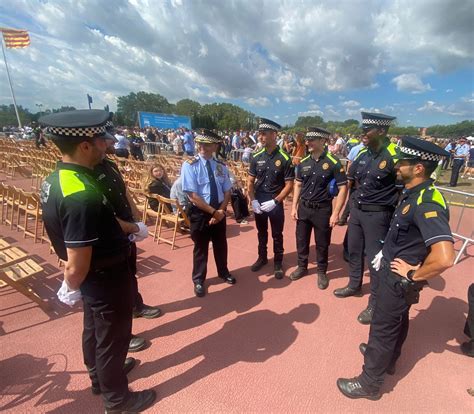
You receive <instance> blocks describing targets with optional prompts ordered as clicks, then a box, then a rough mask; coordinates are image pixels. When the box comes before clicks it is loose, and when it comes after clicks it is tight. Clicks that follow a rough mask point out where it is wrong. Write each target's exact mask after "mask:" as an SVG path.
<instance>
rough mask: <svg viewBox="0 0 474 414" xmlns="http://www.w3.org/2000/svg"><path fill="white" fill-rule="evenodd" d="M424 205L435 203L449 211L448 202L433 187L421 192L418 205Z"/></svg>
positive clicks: (417, 201)
mask: <svg viewBox="0 0 474 414" xmlns="http://www.w3.org/2000/svg"><path fill="white" fill-rule="evenodd" d="M422 203H434V204H438V205H440V206H441V207H443V208H444V209H445V210H446V209H447V205H446V201H445V199H444V197H443V195H442V194H441V192H440V191H439V190H438V189H436V188H435V187H433V186H431V187H429V188H426V189H423V190H421V191H420V195H419V196H418V199H417V200H416V204H417V205H420V204H422Z"/></svg>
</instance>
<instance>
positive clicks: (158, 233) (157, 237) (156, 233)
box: [153, 215, 163, 244]
mask: <svg viewBox="0 0 474 414" xmlns="http://www.w3.org/2000/svg"><path fill="white" fill-rule="evenodd" d="M158 221H159V222H160V224H159V225H158ZM156 226H157V227H158V228H157V227H155V238H154V239H153V241H158V244H160V237H161V228H162V226H163V218H162V217H161V215H160V216H159V217H157V218H156Z"/></svg>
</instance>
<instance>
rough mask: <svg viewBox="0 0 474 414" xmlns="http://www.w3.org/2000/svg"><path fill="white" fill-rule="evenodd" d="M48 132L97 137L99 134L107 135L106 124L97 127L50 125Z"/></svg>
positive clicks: (70, 135)
mask: <svg viewBox="0 0 474 414" xmlns="http://www.w3.org/2000/svg"><path fill="white" fill-rule="evenodd" d="M48 132H49V133H50V134H53V135H60V136H66V137H91V138H92V137H95V136H98V135H105V132H106V131H105V125H102V126H96V127H84V128H63V127H48Z"/></svg>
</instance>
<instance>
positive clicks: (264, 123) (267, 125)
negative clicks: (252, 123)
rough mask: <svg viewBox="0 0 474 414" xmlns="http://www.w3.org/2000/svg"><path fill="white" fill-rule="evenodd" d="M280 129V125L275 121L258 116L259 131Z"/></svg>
mask: <svg viewBox="0 0 474 414" xmlns="http://www.w3.org/2000/svg"><path fill="white" fill-rule="evenodd" d="M280 129H281V125H279V124H277V123H276V122H273V121H270V120H269V119H265V118H260V119H259V121H258V130H259V131H262V132H264V131H275V132H278V131H279V130H280Z"/></svg>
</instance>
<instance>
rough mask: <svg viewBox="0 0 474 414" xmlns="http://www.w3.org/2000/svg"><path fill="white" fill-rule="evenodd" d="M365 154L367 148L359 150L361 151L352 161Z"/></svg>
mask: <svg viewBox="0 0 474 414" xmlns="http://www.w3.org/2000/svg"><path fill="white" fill-rule="evenodd" d="M365 152H367V148H363V149H361V150H360V151H359V152H358V153H357V155H356V157H355V158H354V161H355V160H356V159H357V158H359V157H360V156H361V155H362V154H364V153H365Z"/></svg>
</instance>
